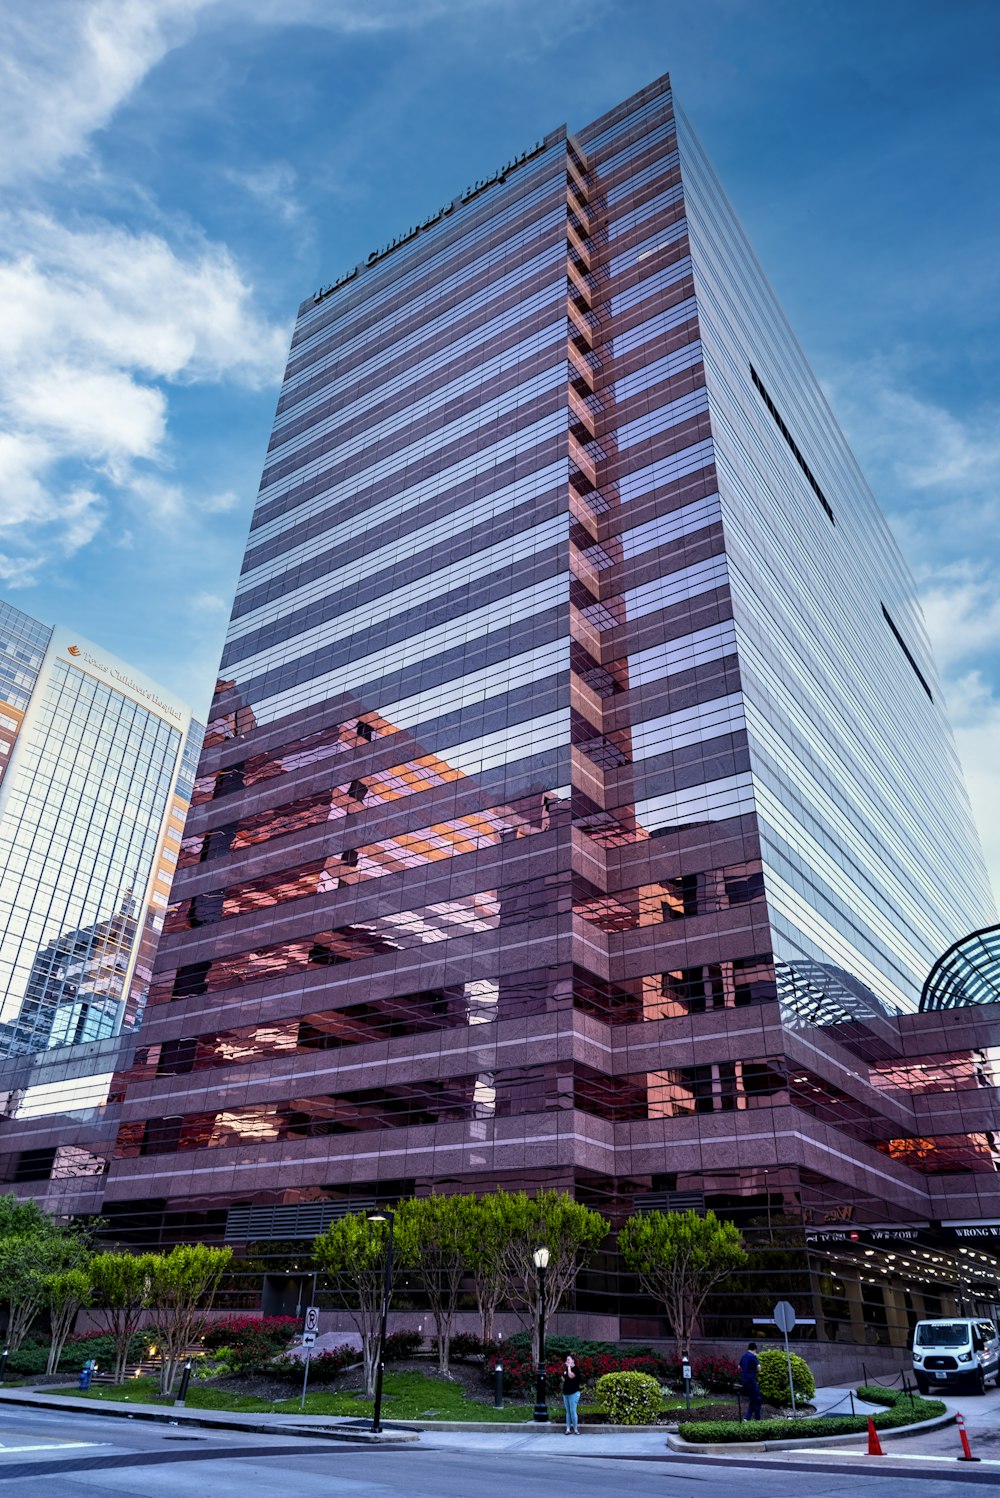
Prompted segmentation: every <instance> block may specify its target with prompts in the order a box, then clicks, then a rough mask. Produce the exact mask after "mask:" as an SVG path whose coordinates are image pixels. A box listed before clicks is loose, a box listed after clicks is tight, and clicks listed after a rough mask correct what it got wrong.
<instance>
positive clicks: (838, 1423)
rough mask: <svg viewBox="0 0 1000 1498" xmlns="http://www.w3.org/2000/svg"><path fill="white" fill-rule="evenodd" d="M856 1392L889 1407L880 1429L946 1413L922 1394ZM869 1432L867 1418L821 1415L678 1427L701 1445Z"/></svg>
mask: <svg viewBox="0 0 1000 1498" xmlns="http://www.w3.org/2000/svg"><path fill="white" fill-rule="evenodd" d="M855 1393H856V1394H857V1396H858V1398H859V1399H863V1400H864V1401H865V1402H866V1403H867V1404H880V1405H884V1406H886V1408H884V1409H882V1410H880V1411H879V1413H878V1414H877V1415H874V1416H873V1417H872V1418H873V1420H874V1423H875V1428H876V1429H877V1430H893V1429H898V1428H899V1427H900V1426H903V1425H916V1424H918V1423H919V1422H920V1421H923V1420H933V1419H935V1418H936V1417H937V1416H939V1415H943V1414H945V1413H946V1406H945V1405H944V1404H943V1402H942V1401H941V1400H940V1399H923V1398H921V1396H920V1395H919V1394H902V1393H900V1392H899V1390H896V1389H885V1388H882V1387H881V1386H877V1387H872V1386H866V1385H862V1387H861V1388H859V1389H856V1390H855ZM867 1429H868V1416H867V1415H820V1416H817V1417H816V1418H808V1417H807V1418H806V1419H801V1420H792V1419H788V1418H778V1419H771V1420H745V1421H743V1422H740V1421H737V1420H708V1421H699V1420H696V1419H692V1420H684V1421H682V1422H681V1423H680V1425H679V1426H678V1434H679V1435H680V1437H681V1439H682V1440H685V1441H692V1442H698V1443H705V1442H711V1443H712V1444H713V1445H714V1444H716V1443H726V1444H728V1443H731V1442H732V1443H736V1442H744V1443H745V1442H752V1443H754V1444H759V1443H760V1442H761V1441H785V1440H802V1441H809V1440H814V1439H815V1438H816V1437H817V1436H840V1435H854V1434H857V1435H863V1434H864V1433H865V1432H866V1431H867Z"/></svg>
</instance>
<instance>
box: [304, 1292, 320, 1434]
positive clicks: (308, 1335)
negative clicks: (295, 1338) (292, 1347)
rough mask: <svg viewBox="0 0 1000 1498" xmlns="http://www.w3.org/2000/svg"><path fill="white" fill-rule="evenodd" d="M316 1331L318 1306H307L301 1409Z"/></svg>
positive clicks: (317, 1327) (307, 1383) (307, 1381)
mask: <svg viewBox="0 0 1000 1498" xmlns="http://www.w3.org/2000/svg"><path fill="white" fill-rule="evenodd" d="M313 1289H314V1291H315V1284H314V1285H313ZM318 1332H319V1306H307V1307H306V1319H305V1324H304V1326H303V1330H302V1346H303V1347H304V1348H305V1350H306V1355H305V1358H304V1360H303V1361H304V1363H305V1367H304V1368H303V1370H302V1403H301V1405H300V1409H303V1410H304V1409H305V1407H306V1391H307V1390H308V1388H309V1359H310V1358H311V1357H312V1350H313V1347H314V1345H315V1342H316V1336H317V1333H318Z"/></svg>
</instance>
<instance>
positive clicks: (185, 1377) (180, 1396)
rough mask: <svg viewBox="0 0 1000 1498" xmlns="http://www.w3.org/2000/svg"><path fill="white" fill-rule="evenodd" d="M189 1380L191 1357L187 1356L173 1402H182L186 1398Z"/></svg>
mask: <svg viewBox="0 0 1000 1498" xmlns="http://www.w3.org/2000/svg"><path fill="white" fill-rule="evenodd" d="M190 1382H191V1359H190V1358H188V1360H187V1362H186V1363H185V1364H184V1372H183V1373H182V1374H181V1386H180V1388H179V1389H178V1390H177V1398H176V1399H175V1400H174V1404H175V1405H177V1404H184V1402H185V1401H186V1399H187V1392H188V1384H189V1383H190Z"/></svg>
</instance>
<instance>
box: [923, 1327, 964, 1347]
mask: <svg viewBox="0 0 1000 1498" xmlns="http://www.w3.org/2000/svg"><path fill="white" fill-rule="evenodd" d="M968 1344H969V1328H968V1326H966V1325H963V1323H962V1322H961V1321H935V1322H933V1323H932V1324H931V1325H930V1326H928V1325H926V1324H925V1325H924V1326H918V1327H917V1341H916V1345H917V1346H918V1347H967V1346H968Z"/></svg>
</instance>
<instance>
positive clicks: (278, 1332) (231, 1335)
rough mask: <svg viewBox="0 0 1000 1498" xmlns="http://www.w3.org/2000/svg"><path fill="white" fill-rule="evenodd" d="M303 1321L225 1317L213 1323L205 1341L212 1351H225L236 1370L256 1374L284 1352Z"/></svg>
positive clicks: (292, 1317)
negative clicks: (278, 1354)
mask: <svg viewBox="0 0 1000 1498" xmlns="http://www.w3.org/2000/svg"><path fill="white" fill-rule="evenodd" d="M300 1324H301V1323H300V1322H299V1320H298V1318H297V1317H295V1316H223V1317H220V1318H219V1320H217V1321H212V1322H210V1323H209V1325H208V1326H207V1327H206V1329H205V1334H204V1336H203V1338H202V1342H203V1344H204V1346H205V1349H206V1351H208V1352H224V1354H225V1361H226V1362H227V1363H228V1364H229V1366H230V1368H231V1369H232V1370H233V1372H234V1373H253V1372H255V1371H256V1370H257V1369H260V1368H266V1367H267V1365H268V1363H270V1361H271V1359H272V1358H273V1357H275V1355H276V1354H277V1353H279V1352H284V1350H285V1348H286V1347H287V1346H288V1344H289V1342H291V1340H292V1338H293V1337H294V1336H295V1335H296V1333H297V1332H298V1331H299V1329H300Z"/></svg>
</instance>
